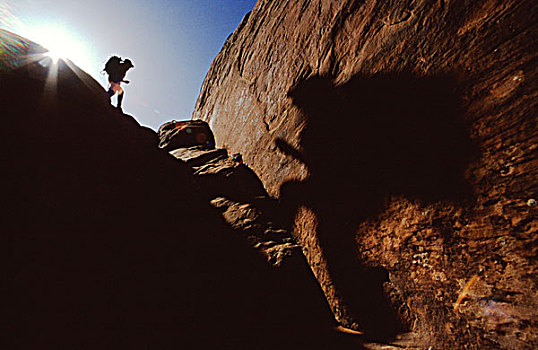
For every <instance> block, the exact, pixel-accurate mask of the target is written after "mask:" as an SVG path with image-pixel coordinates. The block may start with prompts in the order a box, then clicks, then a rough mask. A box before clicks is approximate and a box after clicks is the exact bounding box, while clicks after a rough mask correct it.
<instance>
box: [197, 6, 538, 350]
mask: <svg viewBox="0 0 538 350" xmlns="http://www.w3.org/2000/svg"><path fill="white" fill-rule="evenodd" d="M537 10H538V5H536V2H533V1H508V2H501V1H495V0H487V1H481V2H475V1H465V0H458V1H437V2H431V1H424V0H421V1H412V2H409V1H374V0H372V1H354V0H337V1H329V0H318V1H307V0H305V1H296V2H285V1H269V0H260V1H258V3H257V4H256V6H255V8H254V9H253V11H252V12H251V13H250V14H249V15H248V16H246V17H245V19H244V20H243V22H242V23H241V24H240V26H239V27H238V28H237V30H236V31H235V32H234V33H233V34H232V35H230V37H229V38H228V40H227V41H226V43H225V44H224V47H223V48H222V51H221V52H220V53H219V55H218V56H217V57H216V58H215V60H214V62H213V64H212V65H211V68H210V70H209V72H208V75H207V77H206V79H205V81H204V84H203V86H202V90H201V92H200V96H199V98H198V101H197V104H196V107H195V111H194V113H193V119H201V120H204V121H207V122H208V123H209V125H210V126H211V128H212V130H213V132H214V133H215V139H216V142H217V145H218V146H225V147H227V148H228V149H229V150H230V151H231V152H240V153H241V154H243V156H244V158H245V161H246V162H247V163H248V164H249V165H250V166H251V167H252V169H253V170H254V171H256V173H258V174H259V176H260V178H261V180H262V182H263V183H264V185H265V187H266V188H267V190H268V192H269V193H270V194H271V195H275V196H278V197H279V201H280V203H281V204H282V207H281V209H282V213H283V215H284V217H285V218H288V220H289V222H290V225H293V227H294V234H295V236H296V239H297V241H298V242H299V243H300V244H301V245H302V247H303V251H304V253H305V255H306V257H307V259H308V262H309V264H310V266H311V268H312V270H313V271H314V273H315V275H316V277H317V279H318V281H319V283H320V284H321V286H322V288H323V290H324V292H325V295H326V297H327V299H328V301H329V303H330V304H331V307H332V310H333V313H334V314H335V317H336V318H337V320H338V321H339V322H341V323H342V324H344V325H346V326H348V327H353V328H356V329H361V330H363V331H366V332H367V333H369V334H370V335H373V336H377V337H382V338H388V337H389V336H390V335H393V334H396V333H398V332H402V331H404V330H410V331H413V332H416V333H418V334H419V335H420V339H422V340H423V341H424V343H425V344H424V345H425V346H426V347H428V346H434V347H436V348H445V349H452V348H464V347H468V348H475V349H478V348H479V349H485V348H529V349H530V348H535V347H536V344H537V342H538V338H537V336H536V335H537V334H538V324H537V319H536V316H535V315H536V314H535V310H536V309H537V307H538V295H537V290H536V278H535V276H536V249H535V245H536V234H535V232H536V229H537V226H538V224H537V222H536V218H535V215H536V210H537V205H536V203H537V202H536V197H537V196H538V194H537V192H536V190H537V187H538V186H537V182H536V179H537V178H538V164H537V160H536V142H537V141H538V136H537V134H536V115H537V110H536V103H535V101H536V98H537V97H538V96H537V95H538V91H537V89H536V83H535V82H536V79H537V67H536V55H535V47H536V45H537V38H538V26H537V24H536V21H535V18H536V15H537V14H538V13H537V12H538V11H537Z"/></svg>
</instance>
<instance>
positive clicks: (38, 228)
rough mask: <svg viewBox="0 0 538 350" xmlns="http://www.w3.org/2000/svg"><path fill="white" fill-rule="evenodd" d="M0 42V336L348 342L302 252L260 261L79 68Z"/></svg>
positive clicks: (292, 344)
mask: <svg viewBox="0 0 538 350" xmlns="http://www.w3.org/2000/svg"><path fill="white" fill-rule="evenodd" d="M0 41H1V44H2V45H1V46H0V47H2V51H1V56H0V60H1V65H0V67H1V71H0V82H1V84H0V116H1V118H2V128H0V140H1V141H2V156H1V157H2V158H1V159H2V173H1V178H0V180H1V181H0V183H1V185H2V211H0V222H1V226H2V227H1V228H2V229H1V231H2V245H1V246H2V257H3V258H4V259H3V261H4V263H3V272H5V273H4V274H3V276H4V278H3V281H2V284H3V290H4V291H5V294H4V298H3V305H4V306H3V307H2V311H3V318H4V322H3V325H4V327H3V329H4V331H5V332H4V333H5V334H4V340H7V341H8V342H9V345H7V347H6V348H9V349H33V348H43V347H47V348H88V349H105V348H114V349H117V348H128V349H138V348H144V349H148V348H178V347H179V348H186V349H243V348H244V349H275V348H284V349H292V348H293V349H296V348H320V349H328V348H334V347H335V346H336V347H337V348H339V347H342V346H344V343H343V342H344V341H345V342H346V343H347V339H343V338H341V337H339V336H337V334H336V333H335V332H334V331H333V329H332V327H333V322H332V320H331V318H330V317H329V314H330V313H329V309H328V306H327V305H326V302H325V300H324V298H323V296H322V293H321V291H320V290H319V289H318V288H316V286H317V283H316V282H315V280H314V279H313V277H312V276H311V274H309V273H305V272H308V271H307V269H306V263H304V262H303V265H304V266H303V267H304V268H303V269H302V270H300V269H299V270H298V269H295V270H293V271H289V270H285V269H278V270H275V269H274V268H272V267H271V266H270V265H269V264H267V262H266V260H265V259H264V258H263V256H260V254H257V253H256V252H255V251H254V250H253V249H252V248H251V247H250V246H249V244H248V242H247V241H246V240H245V239H244V238H243V237H241V236H240V235H237V234H236V232H235V231H233V230H232V229H230V228H229V227H228V226H227V225H226V224H225V223H224V222H223V220H222V218H221V217H220V215H219V214H218V213H217V212H216V211H215V209H214V208H211V206H210V205H209V203H208V202H207V199H206V198H205V197H204V196H203V195H200V193H198V192H196V191H195V189H196V186H194V185H193V184H194V183H195V182H196V181H195V179H194V178H193V176H192V172H193V170H192V168H191V167H190V166H189V165H188V164H187V163H185V162H182V161H178V160H177V159H175V158H173V157H171V156H170V155H169V154H168V153H167V152H165V151H163V150H162V149H159V148H158V147H157V138H156V135H155V133H154V132H152V131H151V130H149V129H146V128H142V127H140V126H139V125H138V123H137V122H136V121H135V120H134V118H132V117H130V116H127V115H125V114H123V113H121V112H120V111H119V110H117V109H115V108H112V107H111V106H110V105H109V103H108V100H107V99H106V97H105V94H104V90H103V88H102V87H101V86H100V85H99V84H98V83H97V82H95V81H94V80H93V79H92V78H91V77H89V76H88V75H87V74H86V73H84V72H82V71H81V70H80V69H78V68H77V67H75V66H74V65H72V64H71V63H69V62H68V63H66V62H64V61H59V63H58V65H52V63H51V61H50V59H47V58H46V57H44V56H42V55H39V52H40V51H41V52H42V49H40V48H39V47H37V46H36V45H34V44H32V43H30V42H28V41H26V40H24V39H22V38H20V37H17V36H15V35H13V34H10V33H7V32H5V31H1V30H0ZM262 188H263V187H262ZM303 261H304V260H303ZM6 336H7V339H6Z"/></svg>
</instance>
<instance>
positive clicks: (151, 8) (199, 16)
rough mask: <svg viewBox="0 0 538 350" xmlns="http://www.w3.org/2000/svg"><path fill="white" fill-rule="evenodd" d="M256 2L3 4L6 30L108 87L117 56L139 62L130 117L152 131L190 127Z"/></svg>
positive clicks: (128, 95) (128, 99)
mask: <svg viewBox="0 0 538 350" xmlns="http://www.w3.org/2000/svg"><path fill="white" fill-rule="evenodd" d="M255 3H256V0H175V1H173V0H112V1H104V0H92V1H86V0H79V1H74V0H3V1H2V3H0V27H2V28H4V29H8V30H11V31H13V32H15V33H17V34H21V35H22V36H25V37H27V38H29V39H32V40H34V41H36V42H38V43H40V44H42V45H43V46H45V47H47V46H55V45H60V46H59V47H61V46H62V45H61V44H62V43H63V46H64V47H67V49H65V48H64V49H63V50H62V51H64V50H65V55H66V56H68V57H69V56H72V57H70V58H71V59H72V60H73V61H74V62H75V63H76V64H77V65H79V66H80V67H81V68H83V69H84V70H86V71H87V72H88V73H90V74H91V75H92V76H93V77H94V78H95V79H96V80H97V81H99V82H100V83H101V84H102V85H103V86H104V87H105V86H106V85H107V79H106V76H105V75H102V74H101V73H100V71H101V70H102V68H103V65H104V62H105V61H106V59H107V58H108V57H109V56H111V55H119V56H121V57H124V58H129V59H131V60H132V61H133V63H134V65H135V68H134V69H132V70H131V71H129V73H128V74H127V78H126V79H128V80H130V81H131V84H129V85H125V86H124V88H125V99H124V101H123V107H124V108H123V109H124V111H125V113H128V114H131V115H133V116H134V117H135V118H136V119H137V120H138V121H139V122H140V123H141V124H142V125H146V126H149V127H151V128H153V129H156V128H158V127H159V126H160V125H161V124H162V123H164V122H166V121H169V120H172V119H176V120H182V119H190V117H191V113H192V110H193V108H194V104H195V102H196V98H197V97H198V93H199V91H200V87H201V85H202V81H203V79H204V77H205V75H206V73H207V71H208V69H209V65H210V64H211V62H212V61H213V59H214V58H215V56H216V55H217V54H218V52H219V51H220V49H221V47H222V45H223V44H224V41H225V40H226V38H227V37H228V35H230V33H232V32H233V31H234V30H235V28H236V27H237V26H238V25H239V23H240V22H241V20H242V19H243V17H244V15H245V14H246V13H247V12H249V11H250V10H252V8H253V7H254V5H255Z"/></svg>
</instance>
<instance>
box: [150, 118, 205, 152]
mask: <svg viewBox="0 0 538 350" xmlns="http://www.w3.org/2000/svg"><path fill="white" fill-rule="evenodd" d="M158 135H159V140H160V142H159V148H162V149H164V150H166V151H171V150H174V149H176V148H184V147H193V146H200V147H203V148H207V149H213V148H215V138H214V136H213V132H212V131H211V129H210V128H209V126H208V124H207V123H206V122H205V121H202V120H186V121H175V120H173V121H171V122H168V123H165V124H163V125H161V127H160V128H159V131H158Z"/></svg>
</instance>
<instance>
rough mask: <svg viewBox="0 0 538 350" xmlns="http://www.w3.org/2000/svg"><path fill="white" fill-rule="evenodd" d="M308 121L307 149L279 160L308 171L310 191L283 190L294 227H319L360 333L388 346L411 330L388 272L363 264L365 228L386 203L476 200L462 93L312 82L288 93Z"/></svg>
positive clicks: (428, 86)
mask: <svg viewBox="0 0 538 350" xmlns="http://www.w3.org/2000/svg"><path fill="white" fill-rule="evenodd" d="M289 97H291V99H292V101H293V103H294V104H295V105H296V106H297V107H298V108H299V109H300V110H301V111H302V113H303V115H304V117H305V118H306V127H305V129H304V130H303V132H302V135H301V143H300V149H295V148H293V147H292V146H291V145H289V144H288V143H287V142H286V141H285V140H283V139H277V140H276V145H277V147H278V148H279V150H280V151H281V152H283V153H285V154H287V155H290V156H292V157H294V158H296V159H298V160H300V161H301V162H303V163H305V164H306V165H307V166H308V168H309V171H310V176H309V178H307V179H306V180H305V181H302V182H297V181H290V182H286V183H284V184H283V185H282V187H281V203H282V204H283V209H284V210H285V211H287V214H286V215H287V217H289V218H293V214H294V213H295V211H296V209H297V207H298V206H301V205H304V206H306V207H309V208H311V209H312V210H313V211H314V212H315V213H316V215H317V216H318V219H319V227H318V235H319V237H318V238H319V241H320V245H321V249H322V250H323V254H324V255H325V257H326V259H327V261H328V265H329V267H328V268H329V272H330V275H331V277H332V279H333V282H334V284H335V286H336V289H337V290H338V292H339V294H340V295H341V297H342V299H343V300H344V301H345V302H346V305H347V310H346V313H347V315H348V316H350V317H351V319H353V320H356V321H358V323H359V326H360V328H361V329H362V330H364V331H366V332H367V333H368V334H369V335H370V336H373V337H375V338H378V339H390V337H391V336H393V335H395V334H396V333H398V332H399V331H401V330H403V329H405V325H403V324H402V323H401V322H400V321H399V319H398V316H397V314H396V312H395V311H394V310H392V308H391V306H390V305H389V303H388V301H387V300H386V298H385V296H384V292H383V288H382V284H383V282H384V281H387V280H388V277H389V275H388V272H387V271H386V270H385V269H383V268H382V267H373V268H371V267H366V266H364V265H363V264H361V262H360V261H359V260H358V258H357V255H358V253H357V251H356V249H357V248H356V242H355V239H356V235H357V234H359V235H360V232H358V233H357V227H358V225H359V224H360V223H361V222H362V221H364V220H366V219H371V218H375V217H376V216H377V215H378V214H380V213H381V212H382V211H383V210H384V208H385V206H386V203H387V200H388V199H389V196H391V195H396V196H404V197H406V198H408V199H411V200H419V201H421V202H423V203H431V202H435V201H449V202H454V203H462V202H465V201H469V200H472V198H473V193H472V191H471V188H470V186H469V184H468V183H467V181H466V180H465V178H464V176H463V172H464V170H465V168H466V167H467V165H468V163H469V161H470V160H471V159H472V158H473V157H474V155H476V153H477V151H476V147H475V146H474V145H473V144H472V142H471V141H470V139H469V136H468V132H467V130H466V127H465V125H464V123H463V121H462V115H461V111H460V97H459V96H458V91H457V86H456V84H455V83H454V82H453V81H452V80H451V79H450V78H449V77H426V78H422V77H421V78H419V77H416V76H414V75H412V74H405V73H398V74H397V73H394V74H392V73H391V74H377V75H374V76H372V77H362V76H355V77H353V78H352V79H350V80H349V81H348V82H347V83H345V84H342V85H339V86H335V85H334V84H333V83H332V81H331V79H330V78H327V77H319V76H316V77H312V78H309V79H307V80H306V81H302V82H300V83H299V84H298V85H297V86H296V87H294V88H293V89H291V91H290V92H289Z"/></svg>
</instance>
